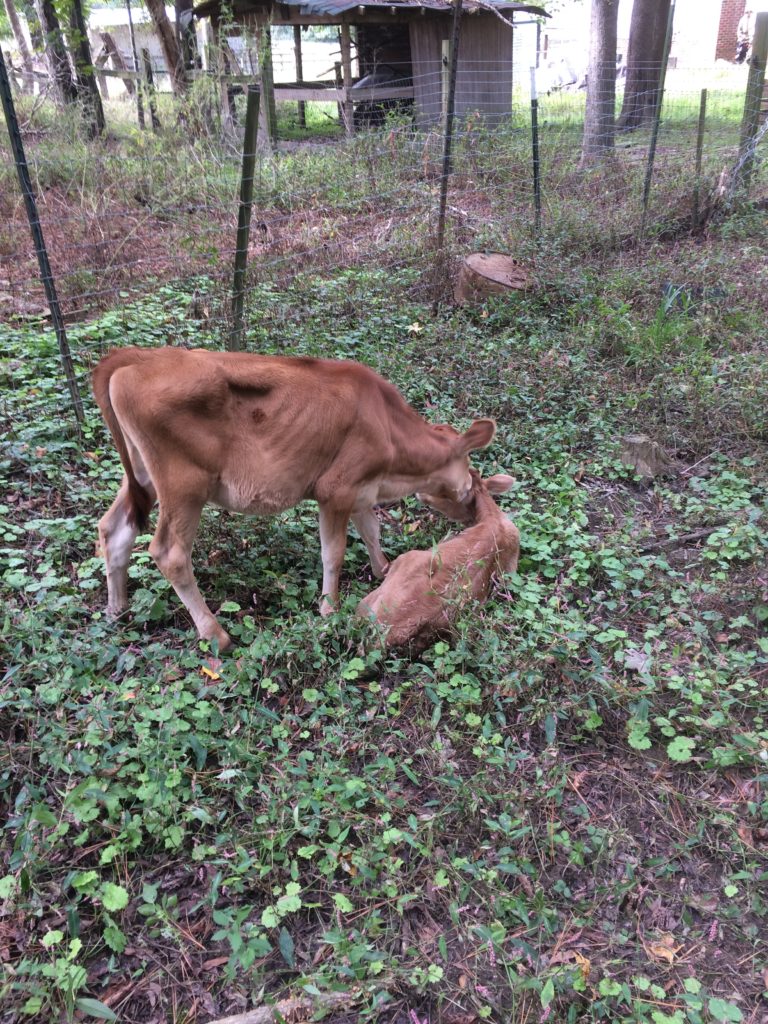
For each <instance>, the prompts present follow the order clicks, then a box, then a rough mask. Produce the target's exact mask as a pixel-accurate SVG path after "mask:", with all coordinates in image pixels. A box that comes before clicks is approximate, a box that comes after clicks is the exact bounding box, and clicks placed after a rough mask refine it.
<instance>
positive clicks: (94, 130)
mask: <svg viewBox="0 0 768 1024" xmlns="http://www.w3.org/2000/svg"><path fill="white" fill-rule="evenodd" d="M70 4H71V7H70V20H71V27H72V31H71V36H72V39H71V42H72V56H73V57H74V59H75V70H76V72H77V79H78V82H79V83H80V88H81V92H82V98H83V112H84V115H85V119H86V130H87V132H88V138H89V139H95V138H98V136H99V135H103V134H104V129H105V128H106V122H105V120H104V107H103V106H102V103H101V96H100V95H99V87H98V85H97V84H96V76H95V75H94V73H93V58H92V57H91V44H90V43H89V41H88V29H87V28H86V24H85V18H84V17H83V8H82V5H81V2H80V0H70Z"/></svg>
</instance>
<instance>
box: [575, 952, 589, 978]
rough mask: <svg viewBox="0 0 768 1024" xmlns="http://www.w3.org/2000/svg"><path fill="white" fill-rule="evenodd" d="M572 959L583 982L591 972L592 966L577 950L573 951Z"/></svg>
mask: <svg viewBox="0 0 768 1024" xmlns="http://www.w3.org/2000/svg"><path fill="white" fill-rule="evenodd" d="M574 957H575V960H576V963H577V964H578V965H579V970H580V971H581V976H582V978H583V979H584V981H586V980H587V978H588V977H589V972H590V971H591V970H592V964H591V963H590V962H589V959H588V958H587V957H585V956H582V954H581V953H579V951H578V950H574Z"/></svg>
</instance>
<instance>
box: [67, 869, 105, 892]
mask: <svg viewBox="0 0 768 1024" xmlns="http://www.w3.org/2000/svg"><path fill="white" fill-rule="evenodd" d="M98 880H99V873H98V871H78V872H77V874H76V875H75V877H74V878H73V879H72V885H73V886H74V887H75V889H79V890H80V891H81V892H88V891H90V890H92V889H93V885H94V882H98Z"/></svg>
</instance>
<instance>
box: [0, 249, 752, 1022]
mask: <svg viewBox="0 0 768 1024" xmlns="http://www.w3.org/2000/svg"><path fill="white" fill-rule="evenodd" d="M663 258H664V257H663V254H662V255H658V254H657V259H658V260H659V261H662V260H663ZM657 269H658V268H655V269H650V270H649V271H648V272H647V276H646V278H645V279H644V280H641V281H638V280H637V279H632V277H631V275H629V274H628V273H627V272H626V270H625V271H624V272H622V274H619V273H618V272H616V274H615V275H613V276H611V275H610V274H608V273H606V274H605V275H604V277H603V279H602V280H600V281H598V276H595V277H594V278H591V279H590V278H589V277H588V276H587V275H585V277H584V279H583V281H582V287H580V288H579V289H578V293H576V292H574V293H572V294H564V293H558V292H557V290H556V289H549V290H548V291H545V292H543V293H542V294H540V296H539V297H538V298H536V297H534V298H528V299H526V300H524V301H523V300H520V301H517V302H515V301H510V302H507V303H499V304H498V305H496V306H492V307H490V308H489V309H488V310H486V311H484V312H463V313H455V312H451V311H447V312H444V313H441V314H440V315H439V316H437V317H435V318H433V317H432V316H431V315H430V312H429V310H428V308H427V307H424V306H422V305H420V304H419V303H418V302H417V301H416V300H415V299H413V300H410V299H408V298H407V295H408V292H409V288H410V286H411V285H412V284H413V283H414V282H413V279H412V277H411V276H410V275H409V274H408V273H402V274H401V275H400V276H399V278H398V279H397V281H396V282H395V281H393V274H392V272H391V271H390V272H388V273H387V274H383V273H381V274H380V273H375V272H371V271H354V272H352V271H348V272H344V273H340V274H338V275H337V276H336V277H335V278H332V279H330V280H328V279H324V280H320V279H317V278H312V277H310V276H306V277H303V278H299V279H297V281H296V282H294V285H293V287H292V288H291V291H290V292H287V291H281V290H279V289H278V288H277V287H276V286H270V285H269V284H264V285H262V286H261V287H260V288H259V289H258V290H257V291H256V292H255V293H254V295H253V296H252V302H251V309H250V316H249V323H250V325H251V328H250V337H249V345H250V347H251V348H253V349H256V350H259V351H279V352H288V353H299V354H312V355H329V356H336V357H348V358H354V359H359V360H362V361H364V362H367V363H369V364H371V365H373V366H374V367H375V368H377V369H378V370H380V372H382V373H383V374H384V375H385V376H387V377H388V378H389V379H391V380H392V381H393V382H394V383H396V384H397V385H398V386H399V387H400V388H401V390H402V391H403V393H404V394H405V395H406V397H407V398H408V399H409V400H410V401H411V402H412V403H413V404H414V405H415V406H416V407H417V408H419V409H420V410H421V411H422V412H424V413H425V415H427V416H429V418H430V419H432V420H434V421H436V422H439V421H443V422H452V423H455V424H457V425H462V424H465V423H466V422H468V420H469V419H471V418H472V417H474V416H476V415H492V416H494V417H496V418H497V420H498V423H499V433H498V437H497V440H496V441H495V443H494V445H493V446H492V447H491V448H489V449H488V450H487V451H486V452H483V453H482V455H481V458H480V459H479V460H478V461H479V464H480V465H481V466H482V468H483V469H484V470H487V471H488V472H492V471H495V470H497V469H503V470H507V471H509V472H511V473H513V474H514V475H515V477H516V481H517V482H516V485H515V488H514V489H513V490H512V491H511V492H510V494H508V495H506V496H505V497H504V498H503V505H504V508H505V509H506V510H507V511H508V512H509V514H510V515H511V516H512V517H513V518H514V519H515V522H516V523H517V525H518V526H519V528H520V530H521V533H522V544H523V553H522V558H521V562H520V566H519V571H518V573H517V574H515V575H512V576H510V577H508V578H506V579H505V580H503V581H501V583H500V585H499V587H498V589H497V591H496V593H495V595H494V597H493V599H492V600H491V601H490V602H489V604H488V605H486V606H485V607H484V608H482V609H475V610H472V611H469V612H467V613H466V614H464V615H463V617H462V618H461V619H460V621H459V623H458V625H457V628H456V631H455V633H454V635H452V636H450V637H447V638H445V639H442V640H440V641H439V642H437V643H435V644H433V645H432V646H431V647H430V648H428V649H427V650H426V651H425V652H424V654H423V655H421V656H419V657H413V658H412V657H407V656H405V655H404V654H402V653H385V652H383V651H382V649H381V648H380V646H379V645H378V644H377V642H376V640H377V638H376V636H375V634H374V632H373V630H372V629H371V627H370V626H368V625H367V624H363V623H358V622H356V621H354V620H353V618H352V614H351V613H352V611H353V609H354V606H355V603H356V601H357V600H358V599H359V597H360V596H362V594H363V593H365V592H366V590H367V589H369V588H370V587H371V586H372V582H371V579H370V572H369V569H368V566H367V563H366V557H365V551H364V548H363V546H362V544H361V543H360V542H359V541H357V540H356V539H354V538H351V542H350V548H349V553H348V559H347V564H346V570H347V579H346V585H345V591H346V593H347V595H348V598H347V600H346V603H345V605H344V606H343V607H342V608H341V609H340V611H339V612H338V613H337V614H335V615H334V616H333V617H331V618H330V619H327V620H321V619H320V618H319V617H318V616H317V615H316V612H315V607H316V602H317V597H318V576H319V543H318V540H317V522H316V512H315V510H314V509H313V508H312V507H309V506H307V507H301V508H298V509H294V510H291V511H290V512H287V513H284V514H283V515H281V516H278V517H276V518H275V519H273V520H264V521H260V520H244V519H242V518H238V517H235V516H230V515H227V514H225V513H223V512H216V511H215V510H209V511H208V512H207V513H206V516H205V519H204V524H203V528H202V530H201V535H200V537H199V539H198V543H197V545H196V550H195V556H194V557H195V564H196V570H197V573H198V578H199V581H200V584H201V588H202V590H203V592H204V593H206V594H207V595H208V596H209V598H210V600H211V603H212V605H213V606H214V607H220V608H221V614H222V617H223V618H224V619H225V620H226V623H227V628H228V630H229V631H230V633H231V634H232V636H233V638H234V640H235V643H236V649H235V651H234V653H232V654H231V655H228V656H227V657H225V658H222V659H219V658H218V657H217V656H216V652H215V651H212V650H209V649H208V647H207V645H206V644H201V643H198V642H197V641H196V640H195V639H194V635H193V631H192V629H191V626H190V623H189V621H188V619H187V617H186V615H185V614H184V613H183V612H182V611H181V610H180V608H179V604H178V602H177V600H176V598H175V596H174V595H173V594H172V592H171V591H170V589H169V587H168V586H167V585H166V583H165V581H164V580H163V579H162V578H161V576H160V575H159V573H158V572H157V570H156V569H155V567H154V565H153V564H152V562H151V559H150V558H149V556H148V555H147V553H146V538H145V539H144V542H142V541H140V542H139V544H138V545H137V550H136V553H135V554H134V558H133V562H132V566H131V570H130V575H131V585H132V614H131V616H130V617H129V618H127V619H126V620H125V621H122V622H120V623H119V624H113V623H110V622H107V621H106V619H105V618H104V616H103V612H102V608H103V604H104V586H103V577H102V569H101V563H100V560H99V558H98V557H96V556H95V555H94V537H95V525H96V521H97V519H98V517H99V515H101V513H102V512H103V510H104V509H105V508H106V507H107V506H108V504H109V503H110V501H111V500H112V497H113V495H114V491H115V488H116V485H117V482H118V480H119V477H120V470H119V465H118V463H117V460H116V457H115V454H114V452H113V449H112V446H111V444H110V441H109V439H108V437H107V436H106V433H105V431H104V429H103V426H102V425H101V423H100V421H99V419H98V416H97V413H96V411H95V409H94V407H93V405H92V403H91V402H90V401H88V403H87V415H88V420H87V425H86V430H85V437H84V440H83V443H82V445H80V444H79V443H78V441H77V440H76V438H75V437H74V436H73V435H72V434H71V433H70V431H69V429H68V427H67V419H66V412H65V409H66V404H65V393H64V389H63V387H62V385H61V383H60V382H59V379H58V368H57V363H56V349H55V343H54V340H53V338H52V336H51V334H50V332H49V331H47V330H44V329H42V328H40V327H37V326H35V325H31V326H22V327H17V328H3V334H2V339H3V340H2V352H0V357H1V358H2V363H1V364H0V372H2V378H3V389H4V396H5V397H4V399H3V407H2V411H3V418H4V421H5V422H4V426H5V428H6V430H7V433H6V439H5V444H4V449H3V461H2V474H3V479H4V489H3V493H4V497H3V500H2V504H0V534H1V536H2V550H1V552H0V555H1V559H2V561H1V563H0V564H1V566H2V581H3V582H2V588H3V590H2V593H3V609H2V623H3V627H2V643H3V650H4V656H3V662H4V668H3V673H4V674H3V676H2V686H1V687H0V728H1V729H2V734H3V739H4V741H5V744H4V753H3V754H2V762H0V794H1V795H2V800H3V805H4V809H5V815H4V828H3V842H2V865H1V866H0V894H1V895H2V898H3V903H2V909H1V910H0V962H1V963H2V965H3V972H4V973H3V975H2V978H1V979H0V986H1V988H0V993H1V998H2V1003H3V1006H4V1007H7V1008H8V1009H7V1011H5V1012H6V1013H7V1016H6V1017H5V1018H4V1019H7V1020H14V1021H15V1020H25V1019H26V1020H41V1021H42V1020H45V1021H51V1020H59V1019H62V1020H72V1019H81V1018H88V1017H90V1018H93V1019H98V1018H101V1019H107V1020H114V1019H119V1020H125V1021H131V1020H141V1021H145V1022H146V1021H155V1020H157V1021H162V1020H173V1021H192V1020H201V1021H202V1020H209V1019H211V1018H212V1017H214V1016H217V1015H223V1014H224V1013H227V1012H232V1013H234V1012H236V1011H238V1010H242V1009H243V1008H246V1007H249V1006H251V1005H252V1003H253V1002H254V1001H255V1002H259V1001H265V1000H266V1001H269V1000H272V999H278V998H280V997H281V996H282V995H285V994H286V993H288V992H292V993H294V994H296V993H300V992H301V991H302V990H303V991H304V993H305V994H307V995H308V996H310V997H313V998H315V999H320V997H321V996H322V994H327V993H329V992H342V993H347V997H348V1005H349V1006H351V1007H353V1010H352V1011H351V1012H352V1013H353V1014H355V1015H356V1016H357V1018H358V1019H360V1020H381V1021H395V1020H405V1019H408V1020H413V1019H415V1018H418V1019H419V1020H422V1019H425V1018H426V1019H428V1020H439V1021H444V1022H447V1024H451V1022H453V1024H459V1022H469V1021H475V1020H484V1019H487V1020H496V1021H509V1020H526V1019H542V1020H546V1019H550V1020H553V1021H555V1020H557V1021H560V1020H563V1021H566V1020H567V1021H581V1020H584V1021H587V1020H595V1021H598V1020H605V1021H616V1022H618V1021H637V1022H646V1024H668V1022H672V1024H698V1022H712V1021H741V1020H744V1021H747V1020H750V1019H755V1017H754V1013H755V1012H757V1007H758V1005H759V1000H760V998H761V993H762V992H763V990H764V989H765V987H766V974H765V969H766V964H767V961H766V942H765V936H766V911H767V909H768V908H767V906H766V895H765V886H766V880H767V879H768V874H767V873H766V867H765V850H766V839H767V837H768V832H767V831H766V814H767V813H768V803H766V801H765V796H764V784H765V781H766V757H768V722H766V717H765V715H766V708H765V699H764V696H763V694H764V690H765V683H766V676H767V675H768V641H766V639H765V635H766V630H765V622H766V620H767V619H768V597H767V595H766V589H767V587H768V579H767V577H766V568H765V567H766V546H767V543H768V542H767V541H766V530H765V503H766V472H765V470H766V462H765V457H764V454H765V453H764V451H763V450H762V449H761V447H760V445H761V443H762V442H763V441H764V440H765V437H766V434H765V432H761V431H764V422H762V421H761V416H764V408H763V409H762V411H761V409H760V408H759V407H758V406H759V398H758V396H757V393H756V391H755V389H754V386H753V384H754V382H753V381H752V382H751V380H750V374H752V372H753V368H754V367H755V366H756V365H757V364H758V359H757V355H758V354H759V353H762V358H763V359H764V355H765V349H764V345H765V338H764V337H762V338H761V337H760V336H759V331H760V330H761V328H760V326H759V322H757V323H756V321H755V319H754V318H749V317H746V316H745V317H744V319H743V320H741V321H737V320H736V319H735V312H734V310H732V309H730V308H728V309H717V308H716V309H711V308H707V309H704V310H702V311H700V312H693V313H691V311H688V310H685V311H683V312H681V313H677V312H675V311H672V312H671V314H670V315H669V316H667V315H666V314H665V315H664V316H663V317H662V318H661V319H659V313H658V310H659V308H660V305H659V304H660V301H661V300H659V299H658V298H656V299H654V294H655V293H654V287H655V286H656V284H657V282H658V276H657ZM395 286H397V288H398V289H399V290H400V291H401V292H402V293H403V295H404V296H406V297H404V298H403V299H402V300H401V302H400V304H399V306H397V307H396V308H393V304H392V294H394V291H393V289H394V287H395ZM206 287H207V284H206V282H205V281H197V282H194V283H193V284H192V285H190V286H189V287H187V286H184V285H178V286H163V287H159V288H158V289H157V291H156V292H155V293H154V295H153V296H152V297H151V298H148V299H147V300H146V301H144V302H141V303H137V304H135V305H132V306H129V307H126V308H124V309H121V310H118V311H114V312H111V313H108V314H105V315H104V316H103V317H102V318H101V319H100V320H98V321H96V322H94V323H91V324H89V325H87V326H81V327H78V328H75V329H73V330H72V335H71V341H72V344H73V347H74V349H75V351H76V352H77V353H78V354H79V369H80V370H82V371H83V372H85V371H86V369H87V367H88V365H90V364H91V363H92V362H93V361H94V360H95V358H97V356H98V354H99V353H100V351H102V350H104V349H106V348H108V347H110V346H111V345H113V344H118V343H119V344H129V343H133V344H161V343H163V342H165V341H166V340H167V339H168V338H172V339H173V340H174V341H176V342H194V343H196V344H207V343H211V344H213V343H215V339H213V338H211V337H208V336H207V334H206V331H207V328H206V325H205V324H204V323H199V322H197V321H196V320H195V315H194V310H195V308H196V306H195V304H194V303H193V296H194V295H199V294H200V293H201V291H202V292H204V291H205V289H206ZM630 291H631V292H632V293H633V294H634V295H635V297H636V298H637V296H639V299H637V301H635V300H633V302H634V305H632V304H630V301H629V299H628V298H627V293H628V292H630ZM542 295H545V296H546V297H542ZM644 301H645V302H646V304H647V305H646V307H644V306H643V302H644ZM667 312H669V311H667ZM278 325H279V326H278ZM750 331H751V332H752V333H750ZM762 372H763V373H764V370H763V371H762ZM638 429H642V430H644V431H646V432H647V433H649V434H651V435H652V436H653V437H654V438H655V439H656V440H658V441H660V442H661V443H663V444H665V445H667V446H668V447H669V448H670V450H672V451H673V452H674V454H676V455H677V464H678V469H679V472H678V473H677V475H675V476H671V477H668V478H665V479H660V480H657V481H656V482H655V483H650V484H649V483H644V482H643V481H641V480H640V479H639V478H637V477H636V476H635V475H634V473H633V472H632V471H630V470H629V469H627V467H626V466H624V465H623V463H622V462H621V461H620V459H619V455H620V447H621V444H620V442H621V437H622V436H623V435H624V434H626V433H630V432H634V431H636V430H638ZM446 529H447V526H446V524H445V523H444V522H441V521H439V520H438V518H437V517H436V516H434V515H432V514H430V513H428V512H427V511H426V510H425V509H424V508H422V507H420V506H419V505H418V504H417V503H416V502H415V501H414V500H408V501H405V502H403V503H401V504H400V505H399V506H398V507H397V508H394V509H391V510H389V512H388V515H387V523H386V524H385V536H384V542H385V546H386V547H388V548H389V550H390V551H391V552H392V554H396V553H398V552H400V551H402V550H404V549H406V548H407V547H413V546H419V547H423V546H427V545H429V544H431V543H432V542H433V540H436V539H438V538H439V537H440V536H441V535H442V534H443V533H444V532H445V530H446ZM329 1019H332V1018H329Z"/></svg>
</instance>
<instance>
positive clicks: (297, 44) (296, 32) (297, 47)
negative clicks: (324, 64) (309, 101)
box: [293, 25, 307, 128]
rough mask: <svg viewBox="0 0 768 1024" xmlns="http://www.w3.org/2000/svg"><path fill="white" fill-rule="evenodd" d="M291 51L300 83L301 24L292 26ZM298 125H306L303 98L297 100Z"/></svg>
mask: <svg viewBox="0 0 768 1024" xmlns="http://www.w3.org/2000/svg"><path fill="white" fill-rule="evenodd" d="M293 52H294V55H295V57H296V81H297V82H298V83H299V84H301V82H303V81H304V62H303V61H302V58H301V25H294V26H293ZM298 107H299V127H300V128H306V127H307V105H306V103H305V102H304V100H299V103H298Z"/></svg>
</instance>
